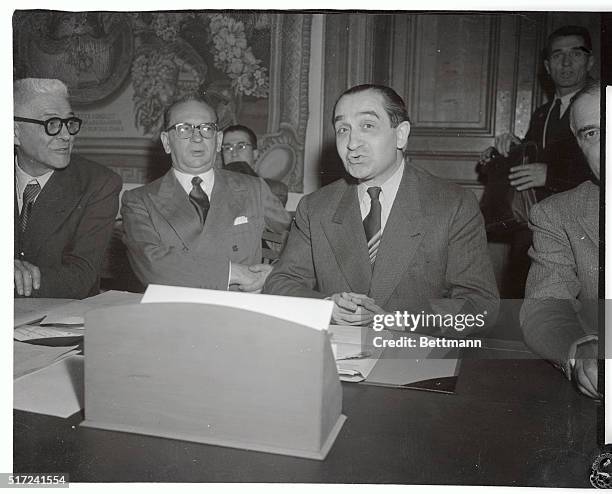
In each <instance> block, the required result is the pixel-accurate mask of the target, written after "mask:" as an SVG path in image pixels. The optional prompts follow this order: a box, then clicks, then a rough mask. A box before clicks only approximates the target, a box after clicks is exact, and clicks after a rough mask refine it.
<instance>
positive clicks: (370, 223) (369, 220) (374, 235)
mask: <svg viewBox="0 0 612 494" xmlns="http://www.w3.org/2000/svg"><path fill="white" fill-rule="evenodd" d="M380 191H381V188H380V187H369V188H368V195H369V196H370V199H371V201H370V212H369V213H368V215H367V216H366V217H365V218H364V220H363V228H364V229H365V234H366V239H367V241H368V254H369V256H370V264H374V261H376V254H377V253H378V246H379V245H380V239H381V237H382V230H381V218H380V214H381V211H382V206H381V204H380V200H379V199H378V196H379V195H380Z"/></svg>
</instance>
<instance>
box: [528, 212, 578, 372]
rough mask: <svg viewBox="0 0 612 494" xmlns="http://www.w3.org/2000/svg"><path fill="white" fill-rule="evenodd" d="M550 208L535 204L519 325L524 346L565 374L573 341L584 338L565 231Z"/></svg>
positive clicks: (574, 266) (569, 247)
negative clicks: (529, 261)
mask: <svg viewBox="0 0 612 494" xmlns="http://www.w3.org/2000/svg"><path fill="white" fill-rule="evenodd" d="M548 206H554V205H551V204H547V203H544V204H536V205H535V206H534V208H533V209H532V212H531V217H530V228H531V229H532V230H533V247H532V248H531V249H530V251H529V254H530V256H531V258H532V263H531V269H530V270H529V276H528V278H527V285H526V287H525V301H524V302H523V307H522V308H521V314H520V320H521V326H522V329H523V335H524V339H525V343H527V345H528V346H529V347H530V348H531V349H532V350H533V351H535V352H536V353H538V354H539V355H541V356H542V357H544V358H545V359H548V360H550V361H552V362H553V363H555V364H556V365H557V366H558V367H561V368H562V369H563V370H564V371H566V372H567V364H568V362H567V359H568V355H569V351H570V348H571V346H572V344H573V343H574V341H576V340H577V339H578V338H581V337H583V336H585V335H586V332H585V331H584V329H583V328H582V325H581V324H580V321H579V319H578V310H579V306H580V303H579V301H578V300H577V298H576V297H577V296H578V293H579V292H580V289H581V286H580V280H579V279H578V276H577V274H576V273H577V271H576V261H575V258H574V254H573V252H572V248H571V245H570V242H569V239H568V237H567V234H566V232H565V231H564V229H563V228H562V225H561V224H560V220H559V219H558V218H555V216H557V215H556V214H555V212H554V210H553V208H551V207H548Z"/></svg>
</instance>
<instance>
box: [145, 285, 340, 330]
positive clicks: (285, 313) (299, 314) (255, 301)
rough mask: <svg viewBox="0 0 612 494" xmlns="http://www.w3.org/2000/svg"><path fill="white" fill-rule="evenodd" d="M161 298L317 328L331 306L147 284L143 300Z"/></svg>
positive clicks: (325, 323)
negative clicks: (231, 308)
mask: <svg viewBox="0 0 612 494" xmlns="http://www.w3.org/2000/svg"><path fill="white" fill-rule="evenodd" d="M162 302H192V303H196V304H211V305H221V306H224V307H235V308H237V309H244V310H248V311H252V312H258V313H260V314H266V315H268V316H273V317H277V318H279V319H284V320H285V321H290V322H294V323H296V324H301V325H303V326H307V327H309V328H313V329H318V330H325V329H327V327H328V325H329V321H330V319H331V313H332V309H333V308H334V303H333V302H332V301H331V300H321V299H314V298H302V297H282V296H280V295H262V294H259V293H242V292H225V291H221V290H205V289H201V288H185V287H178V286H165V285H149V286H148V288H147V290H146V292H145V294H144V296H143V297H142V303H143V304H146V303H162Z"/></svg>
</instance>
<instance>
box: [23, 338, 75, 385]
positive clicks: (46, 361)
mask: <svg viewBox="0 0 612 494" xmlns="http://www.w3.org/2000/svg"><path fill="white" fill-rule="evenodd" d="M78 352H79V350H78V346H76V345H75V346H44V345H30V344H29V343H21V342H19V341H14V342H13V378H14V379H17V378H19V377H21V376H24V375H26V374H29V373H31V372H34V371H37V370H39V369H42V368H44V367H48V366H49V365H51V364H53V363H54V362H57V361H58V360H60V359H62V358H66V357H68V356H70V355H75V354H76V353H78Z"/></svg>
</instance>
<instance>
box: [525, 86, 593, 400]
mask: <svg viewBox="0 0 612 494" xmlns="http://www.w3.org/2000/svg"><path fill="white" fill-rule="evenodd" d="M571 128H572V131H573V132H574V134H575V135H576V139H577V141H578V144H579V145H580V147H581V149H582V150H583V152H584V154H585V156H586V159H587V160H588V163H589V165H590V167H591V169H592V171H593V175H594V176H595V177H596V179H595V181H594V182H591V181H587V182H584V183H582V184H580V185H579V186H578V187H576V188H574V189H571V190H568V191H566V192H562V193H560V194H555V195H554V196H552V197H549V198H548V199H546V200H544V201H542V202H541V203H538V204H536V205H535V206H534V208H533V209H532V211H531V217H530V227H531V229H532V230H533V248H532V249H531V250H530V252H529V254H530V256H531V258H532V264H531V269H530V270H529V277H528V278H527V285H526V293H525V297H526V298H525V301H524V303H523V307H522V309H521V324H522V328H523V334H524V338H525V342H526V343H527V345H528V346H529V347H530V348H531V349H533V350H534V351H535V352H536V353H538V354H539V355H541V356H543V357H544V358H546V359H548V360H550V361H551V362H552V363H553V364H554V365H556V366H557V367H559V368H560V369H561V370H562V371H563V372H564V373H565V375H566V376H567V378H568V379H571V380H573V381H574V382H575V383H576V385H577V387H578V389H579V390H580V391H581V392H582V393H584V394H586V395H587V396H590V397H592V398H597V397H598V396H599V393H598V391H597V350H598V341H597V340H598V338H597V332H598V323H597V314H598V281H599V244H600V240H599V163H600V159H599V150H600V88H599V84H598V83H590V84H588V85H587V86H586V87H585V88H584V89H583V90H582V91H581V92H580V93H579V94H578V95H577V97H576V99H575V101H574V103H573V104H572V108H571Z"/></svg>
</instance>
